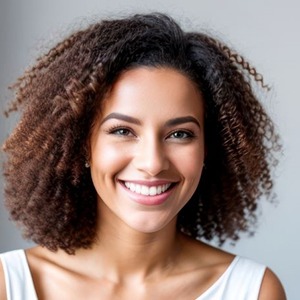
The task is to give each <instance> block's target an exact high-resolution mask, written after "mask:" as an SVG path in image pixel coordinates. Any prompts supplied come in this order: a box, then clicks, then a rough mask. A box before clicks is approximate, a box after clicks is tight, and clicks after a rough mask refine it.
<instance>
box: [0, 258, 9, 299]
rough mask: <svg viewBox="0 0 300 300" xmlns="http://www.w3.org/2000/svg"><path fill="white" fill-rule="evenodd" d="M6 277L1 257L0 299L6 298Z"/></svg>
mask: <svg viewBox="0 0 300 300" xmlns="http://www.w3.org/2000/svg"><path fill="white" fill-rule="evenodd" d="M6 299H7V298H6V287H5V277H4V269H3V265H2V261H1V259H0V300H6Z"/></svg>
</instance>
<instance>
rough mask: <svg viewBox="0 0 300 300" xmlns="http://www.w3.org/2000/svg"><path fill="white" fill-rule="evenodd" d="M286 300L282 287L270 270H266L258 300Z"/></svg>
mask: <svg viewBox="0 0 300 300" xmlns="http://www.w3.org/2000/svg"><path fill="white" fill-rule="evenodd" d="M268 299H272V300H286V295H285V292H284V289H283V286H282V284H281V282H280V280H279V279H278V277H277V276H276V275H275V274H274V273H273V272H272V271H271V270H270V269H268V268H267V269H266V272H265V275H264V278H263V281H262V284H261V289H260V293H259V297H258V300H268Z"/></svg>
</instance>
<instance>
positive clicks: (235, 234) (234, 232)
mask: <svg viewBox="0 0 300 300" xmlns="http://www.w3.org/2000/svg"><path fill="white" fill-rule="evenodd" d="M143 66H145V67H154V68H163V67H167V68H172V69H175V70H177V71H178V72H181V73H182V74H184V75H185V76H187V77H189V78H190V79H191V80H192V81H194V82H195V83H196V84H197V86H198V87H199V89H200V91H201V92H202V94H203V96H204V99H205V113H206V116H205V143H206V148H207V157H206V159H205V169H204V171H203V174H202V177H201V180H200V183H199V185H198V187H197V190H196V191H195V193H194V195H193V196H192V198H191V200H190V201H189V202H188V204H187V205H186V206H185V207H184V208H183V209H182V210H181V211H180V213H179V216H178V221H177V225H178V229H179V230H181V231H182V232H184V233H186V234H188V235H190V236H192V237H193V238H197V239H198V238H205V239H207V240H211V239H213V238H215V237H216V238H217V239H218V240H219V241H220V242H221V243H222V242H224V241H225V240H226V239H228V238H231V239H233V240H237V239H239V237H240V233H241V232H247V231H249V228H250V227H249V225H250V224H252V223H253V224H254V221H255V219H256V214H257V213H256V211H257V209H256V208H257V203H258V200H259V199H260V198H261V196H262V195H267V196H270V194H271V191H272V185H273V179H272V174H271V168H272V167H273V166H274V165H275V164H276V163H277V159H276V155H275V154H276V152H278V151H279V150H280V143H279V142H278V135H277V134H276V132H275V130H274V125H273V123H272V121H271V120H270V118H269V116H268V115H267V114H266V112H265V110H264V108H263V106H262V105H261V104H260V102H259V101H258V99H257V96H256V93H255V92H254V90H253V87H252V82H257V83H258V84H260V85H261V87H262V88H265V85H264V82H263V77H262V76H261V75H260V74H258V73H257V72H256V69H255V68H253V67H252V66H251V65H250V64H249V63H248V62H247V61H245V60H244V58H243V57H242V56H241V55H239V54H238V53H236V52H235V51H234V50H232V49H230V48H229V47H228V46H226V45H225V44H223V43H222V42H220V41H218V40H217V39H214V38H213V37H211V36H209V35H207V34H204V33H200V32H185V31H183V30H182V29H181V28H180V27H179V25H178V24H177V23H176V22H175V21H174V20H173V19H172V18H171V17H169V16H167V15H164V14H159V13H152V14H144V15H141V14H138V15H133V16H129V17H126V18H120V19H112V20H102V21H100V22H98V23H94V24H92V25H89V26H88V28H86V29H84V30H81V31H78V32H75V33H73V34H72V35H71V36H69V37H68V38H66V39H65V40H64V41H62V42H60V43H59V44H57V45H56V46H55V47H54V48H53V49H51V50H50V51H49V52H48V53H46V54H45V55H43V56H41V57H40V58H39V59H38V60H37V62H36V64H35V65H34V66H33V67H32V68H31V69H29V70H28V71H26V72H25V74H24V75H23V76H22V77H20V78H19V79H18V81H17V82H16V83H15V84H14V86H13V89H14V90H15V92H16V96H15V99H14V100H13V101H12V103H11V107H10V109H9V110H8V111H7V113H10V112H11V111H14V110H18V109H21V110H22V116H21V120H20V122H19V123H18V125H17V127H16V129H15V130H14V131H13V133H12V134H11V135H10V136H9V137H8V139H7V140H6V142H5V143H4V146H3V149H4V151H5V152H6V153H7V160H6V162H5V164H4V176H5V179H6V187H5V197H6V200H5V201H6V206H7V208H8V209H9V211H10V214H11V218H12V219H13V220H14V221H16V222H17V223H18V224H19V225H21V226H22V227H23V234H24V237H25V238H29V239H31V240H33V241H34V242H35V243H37V244H40V245H42V246H44V247H47V248H48V249H50V250H52V251H57V250H58V249H63V250H64V251H66V252H67V253H69V254H72V253H74V252H75V251H76V249H79V248H88V247H90V246H91V245H92V243H93V242H94V241H95V238H96V225H97V194H96V191H95V188H94V186H93V184H92V181H91V176H90V171H89V169H87V168H85V161H86V157H87V156H88V155H89V153H88V149H87V148H88V147H87V143H88V140H89V136H90V132H91V128H92V126H93V124H94V122H95V120H96V118H97V116H98V115H99V113H100V112H101V103H102V102H101V101H102V100H103V98H104V96H105V94H106V93H107V92H108V90H109V88H110V87H111V86H112V84H113V83H114V82H115V81H116V80H117V79H118V76H119V75H120V74H121V73H122V72H125V71H126V70H129V69H132V68H138V67H143Z"/></svg>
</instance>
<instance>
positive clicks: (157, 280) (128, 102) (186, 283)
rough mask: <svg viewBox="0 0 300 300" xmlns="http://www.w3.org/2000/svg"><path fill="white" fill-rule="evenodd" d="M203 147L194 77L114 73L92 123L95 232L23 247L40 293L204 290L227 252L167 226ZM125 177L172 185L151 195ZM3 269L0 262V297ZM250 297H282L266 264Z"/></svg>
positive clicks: (158, 294)
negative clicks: (59, 246)
mask: <svg viewBox="0 0 300 300" xmlns="http://www.w3.org/2000/svg"><path fill="white" fill-rule="evenodd" d="M187 117H188V118H187ZM204 157H205V145H204V105H203V98H202V96H201V93H200V92H199V91H198V89H197V88H196V87H195V85H194V83H193V82H191V81H190V80H189V79H188V78H187V77H185V76H183V75H182V74H180V73H179V72H177V71H174V70H171V69H163V68H161V69H154V68H138V69H134V70H130V71H127V72H125V73H124V74H122V75H121V77H120V78H119V79H118V80H117V82H116V83H115V84H114V86H113V87H112V90H111V92H110V93H109V94H108V95H107V97H106V99H105V101H104V105H103V109H102V113H101V115H100V116H99V119H98V120H97V122H96V123H95V125H94V127H93V130H92V133H91V140H90V167H91V175H92V179H93V183H94V185H95V188H96V190H97V193H98V207H99V211H98V214H99V221H98V227H97V230H98V238H97V241H96V242H95V244H94V245H93V247H92V248H91V249H87V250H84V249H83V250H78V251H77V252H76V255H67V254H66V253H64V252H63V251H58V252H56V253H53V252H50V251H48V250H47V249H45V248H42V247H35V248H32V249H29V250H26V255H27V259H28V263H29V266H30V269H31V273H32V277H33V280H34V284H35V288H36V291H37V294H38V297H39V299H57V295H59V297H60V298H61V299H75V300H76V299H196V298H197V297H199V295H201V294H202V293H203V292H205V291H206V290H207V289H208V288H209V287H210V286H211V285H213V283H214V282H215V281H216V280H217V279H218V278H219V277H220V276H221V275H222V274H223V273H224V272H225V270H226V269H227V268H228V266H229V265H230V263H231V262H232V260H233V258H234V256H233V255H231V254H229V253H226V252H224V251H221V250H219V249H216V248H213V247H211V246H208V245H206V244H204V243H202V242H199V241H195V240H192V239H190V238H188V237H186V236H183V235H182V234H180V233H178V232H177V231H176V217H177V214H178V212H179V211H180V209H181V208H182V207H183V206H184V205H185V204H186V203H187V201H188V200H189V199H190V197H191V195H192V194H193V192H194V190H195V189H196V187H197V185H198V182H199V179H200V177H201V172H202V167H203V161H204ZM125 182H127V183H128V182H130V183H134V184H140V185H144V186H147V187H153V186H158V185H165V184H169V183H171V186H170V189H169V191H167V192H165V193H162V194H160V195H159V196H155V197H153V196H145V195H140V194H137V193H134V192H132V191H130V190H129V189H128V188H127V187H126V185H125ZM153 199H154V200H153ZM3 276H4V275H3V270H2V268H1V263H0V299H1V300H2V299H6V296H5V292H4V290H5V287H4V277H3ZM259 299H261V300H264V299H274V300H281V299H285V296H284V291H283V289H282V286H281V284H280V282H279V280H278V279H277V277H276V276H275V275H274V274H273V273H272V272H271V271H270V270H267V272H266V273H265V276H264V280H263V283H262V288H261V291H260V296H259Z"/></svg>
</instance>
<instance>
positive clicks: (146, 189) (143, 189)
mask: <svg viewBox="0 0 300 300" xmlns="http://www.w3.org/2000/svg"><path fill="white" fill-rule="evenodd" d="M124 185H125V186H126V187H127V188H128V189H129V190H131V191H132V192H134V193H136V194H140V195H144V196H156V195H160V194H161V193H164V192H165V191H166V190H168V189H169V188H170V186H171V183H166V184H160V185H152V186H147V185H143V184H138V183H134V182H129V181H125V182H124Z"/></svg>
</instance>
